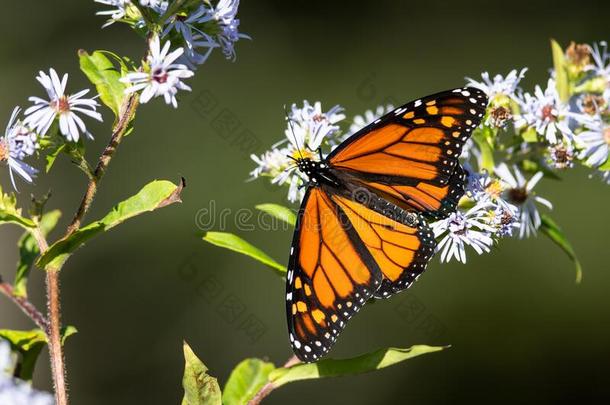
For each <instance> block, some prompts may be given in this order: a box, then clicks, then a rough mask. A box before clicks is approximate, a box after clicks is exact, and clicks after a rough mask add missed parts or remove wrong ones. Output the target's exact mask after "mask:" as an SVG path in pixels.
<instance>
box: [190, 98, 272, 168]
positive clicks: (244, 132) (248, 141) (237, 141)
mask: <svg viewBox="0 0 610 405" xmlns="http://www.w3.org/2000/svg"><path fill="white" fill-rule="evenodd" d="M190 104H191V108H192V109H193V110H194V111H195V112H196V113H197V114H198V115H199V116H200V117H201V118H202V119H203V120H205V121H208V122H209V125H210V127H211V128H212V129H213V130H214V132H215V133H216V135H218V137H219V138H221V139H223V140H225V141H226V142H227V143H228V144H229V146H230V147H232V148H235V149H236V150H237V151H238V152H239V153H240V154H241V155H242V157H243V158H245V159H250V155H251V154H258V153H260V151H261V150H262V146H263V144H262V142H261V140H260V139H259V138H258V136H257V135H256V134H255V133H254V132H253V131H252V130H250V129H248V128H247V127H246V126H245V125H244V124H243V123H242V120H241V119H240V117H239V116H238V115H237V114H236V113H235V112H233V111H232V110H231V109H229V108H228V107H225V106H222V105H221V103H220V101H219V100H218V98H217V97H216V96H215V95H214V93H212V91H211V90H209V89H204V90H201V91H200V92H198V93H197V94H196V95H195V96H194V97H193V99H192V100H191V102H190Z"/></svg>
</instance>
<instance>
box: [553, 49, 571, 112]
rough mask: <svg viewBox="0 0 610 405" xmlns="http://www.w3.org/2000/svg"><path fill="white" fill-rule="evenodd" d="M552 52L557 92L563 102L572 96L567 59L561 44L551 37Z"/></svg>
mask: <svg viewBox="0 0 610 405" xmlns="http://www.w3.org/2000/svg"><path fill="white" fill-rule="evenodd" d="M551 52H552V53H553V67H554V68H555V83H556V86H557V93H559V99H560V100H561V101H562V102H564V103H565V102H567V101H568V99H569V98H570V85H569V82H568V71H567V70H566V60H565V54H564V52H563V49H561V45H559V43H557V41H555V40H554V39H551Z"/></svg>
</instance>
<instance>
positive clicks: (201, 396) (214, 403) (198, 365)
mask: <svg viewBox="0 0 610 405" xmlns="http://www.w3.org/2000/svg"><path fill="white" fill-rule="evenodd" d="M183 351H184V377H183V378H182V388H184V398H183V399H182V405H221V404H222V400H221V392H220V387H219V386H218V381H217V380H216V378H214V377H211V376H209V375H208V374H207V371H208V368H207V367H206V366H205V364H203V362H202V361H201V360H199V358H198V357H197V356H196V355H195V353H193V350H192V349H191V348H190V346H189V345H188V344H187V343H186V342H184V344H183Z"/></svg>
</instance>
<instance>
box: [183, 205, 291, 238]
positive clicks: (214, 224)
mask: <svg viewBox="0 0 610 405" xmlns="http://www.w3.org/2000/svg"><path fill="white" fill-rule="evenodd" d="M195 226H197V228H198V229H200V230H202V231H206V232H207V231H212V230H214V231H221V232H222V231H226V230H228V229H237V230H239V231H246V232H251V231H255V230H261V231H285V230H289V229H292V225H290V224H288V223H287V222H285V221H283V220H280V219H278V218H276V217H274V216H272V215H270V214H268V213H266V212H264V211H261V210H257V209H252V208H239V209H232V208H227V207H225V208H218V207H217V205H216V201H215V200H210V201H209V202H208V206H207V207H203V208H201V209H199V210H198V211H197V212H196V213H195Z"/></svg>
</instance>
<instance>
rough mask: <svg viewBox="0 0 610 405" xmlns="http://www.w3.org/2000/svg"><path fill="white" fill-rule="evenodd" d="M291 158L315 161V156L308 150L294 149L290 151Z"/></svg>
mask: <svg viewBox="0 0 610 405" xmlns="http://www.w3.org/2000/svg"><path fill="white" fill-rule="evenodd" d="M292 157H293V158H294V159H311V160H317V159H316V157H317V156H316V154H315V153H313V152H312V151H310V150H309V149H295V150H293V151H292Z"/></svg>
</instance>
